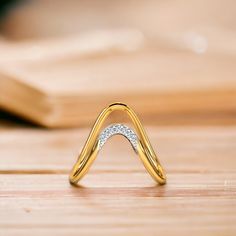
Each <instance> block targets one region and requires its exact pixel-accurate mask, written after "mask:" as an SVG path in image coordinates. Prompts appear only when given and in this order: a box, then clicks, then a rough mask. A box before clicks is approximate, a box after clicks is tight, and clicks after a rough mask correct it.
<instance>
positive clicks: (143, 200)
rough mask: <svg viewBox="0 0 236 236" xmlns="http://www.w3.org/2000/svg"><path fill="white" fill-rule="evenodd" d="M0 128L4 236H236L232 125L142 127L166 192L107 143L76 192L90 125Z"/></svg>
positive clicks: (122, 149) (123, 146)
mask: <svg viewBox="0 0 236 236" xmlns="http://www.w3.org/2000/svg"><path fill="white" fill-rule="evenodd" d="M0 123H1V124H0V235H1V236H13V235H14V236H19V235H22V236H28V235H29V236H32V235H34V236H38V235H43V236H47V235H50V236H52V235H65V236H67V235H102V236H104V235H161V234H162V235H190V234H191V236H192V235H214V236H215V235H227V236H228V235H236V224H235V223H236V145H235V144H236V127H229V126H228V127H223V126H209V127H206V126H204V127H201V126H196V127H193V126H181V127H178V126H172V127H147V132H148V134H149V136H150V140H151V142H152V144H153V146H154V148H155V149H156V150H157V151H158V153H159V157H160V160H161V162H162V164H163V166H164V167H165V169H166V172H167V177H168V183H167V184H166V185H165V186H157V185H155V183H154V182H153V180H152V179H151V178H150V177H149V175H148V174H147V173H146V172H145V170H144V167H143V166H142V164H141V162H140V161H139V158H138V157H137V156H136V155H135V154H134V152H133V151H132V149H131V147H130V145H129V144H128V142H127V141H126V140H125V139H124V138H122V137H113V138H112V139H111V140H109V142H108V143H107V144H106V145H105V146H104V149H103V150H102V151H101V152H100V153H99V156H98V158H97V160H96V161H95V163H94V165H93V167H92V169H91V171H90V172H89V173H88V175H87V176H86V177H85V178H84V179H83V181H82V182H81V186H79V187H73V186H71V185H70V184H69V183H68V173H69V170H70V168H71V167H72V165H73V164H74V162H75V160H76V158H77V155H78V153H79V151H80V150H81V148H82V146H83V144H84V141H85V139H86V137H87V135H88V132H89V130H88V129H86V128H84V129H61V130H47V129H41V128H38V127H33V126H27V125H23V124H22V125H13V124H11V123H10V124H8V123H6V122H5V121H4V120H2V121H1V122H0Z"/></svg>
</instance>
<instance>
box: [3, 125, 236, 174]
mask: <svg viewBox="0 0 236 236" xmlns="http://www.w3.org/2000/svg"><path fill="white" fill-rule="evenodd" d="M147 132H148V134H149V136H150V140H151V142H152V144H153V146H154V148H155V149H156V150H157V151H158V154H159V156H160V160H161V162H162V163H163V165H164V166H165V168H166V169H167V171H168V172H169V171H172V172H184V173H186V172H197V173H205V172H214V171H217V172H234V171H235V162H236V160H235V158H234V157H235V143H236V128H235V127H148V128H147ZM88 133H89V129H73V130H54V131H51V130H46V129H45V130H41V129H37V128H34V129H33V128H28V129H22V128H15V129H5V130H2V131H1V132H0V156H1V158H0V173H9V172H14V173H15V172H24V173H25V172H28V173H68V171H69V170H70V168H71V167H72V165H73V163H74V162H75V160H76V158H77V156H78V154H79V152H80V150H81V149H82V147H83V145H84V143H85V140H86V138H87V136H88ZM141 167H142V165H141V164H140V162H139V161H138V157H137V156H136V155H135V154H134V153H133V151H132V149H131V147H130V145H129V144H128V142H127V141H126V140H125V139H123V138H122V137H113V138H112V139H111V140H109V142H108V143H107V145H105V147H104V149H103V150H102V151H101V153H100V154H99V156H98V158H97V160H96V162H95V163H94V168H93V169H94V171H98V172H99V171H100V172H101V171H116V172H117V171H120V170H121V171H126V172H127V171H130V170H132V171H139V172H140V171H143V169H142V168H141Z"/></svg>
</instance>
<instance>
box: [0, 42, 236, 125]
mask: <svg viewBox="0 0 236 236" xmlns="http://www.w3.org/2000/svg"><path fill="white" fill-rule="evenodd" d="M92 38H93V37H92ZM131 38H132V37H131ZM85 41H86V40H85ZM112 42H113V41H112ZM133 42H134V41H132V40H131V43H130V45H131V46H132V45H133ZM69 44H70V43H69V41H66V42H63V43H59V44H58V45H59V47H60V46H63V47H62V50H63V48H66V46H65V45H69ZM50 45H54V44H53V43H51V44H48V45H47V44H46V46H45V45H44V46H42V47H43V49H42V53H43V52H45V53H47V56H45V55H44V56H43V57H39V58H37V57H36V58H34V56H35V55H32V58H31V57H29V60H27V58H28V57H26V58H25V60H19V59H17V60H12V59H11V60H8V61H7V63H3V60H2V63H0V107H1V108H2V109H5V110H7V111H9V112H11V113H14V114H16V115H18V116H21V117H23V118H24V119H27V120H30V121H32V122H34V123H36V124H39V125H42V126H45V127H50V128H53V127H73V126H84V125H88V124H91V123H92V122H94V120H95V118H96V117H97V115H98V114H99V112H100V111H101V110H102V109H103V108H104V107H105V106H107V105H108V104H110V103H113V102H123V103H127V104H128V105H130V106H131V107H132V108H133V109H134V110H135V111H136V112H137V113H138V114H139V115H140V116H141V118H142V119H144V120H145V121H147V122H151V123H155V124H159V123H160V124H161V123H162V124H165V123H170V124H175V123H178V122H182V123H188V122H191V120H196V119H200V120H201V122H202V121H204V120H209V116H210V117H211V118H212V119H213V120H214V119H217V117H218V118H219V117H220V118H221V117H224V118H223V120H225V118H227V119H226V123H227V120H228V121H230V122H235V117H234V114H235V111H236V102H235V101H236V93H235V92H236V91H235V90H236V84H235V75H236V67H235V58H234V56H229V55H222V54H213V53H206V54H202V55H198V54H195V53H193V52H189V51H186V50H176V49H173V48H171V47H163V46H162V47H156V46H155V47H154V46H152V45H151V46H150V45H149V46H144V47H138V49H137V48H135V47H134V48H135V50H133V49H132V50H129V47H125V46H124V47H120V50H114V48H116V47H114V45H117V43H115V44H113V43H111V44H109V45H111V46H110V47H108V48H107V46H106V47H105V48H106V49H105V50H104V48H102V47H100V48H102V49H101V50H95V51H96V52H95V53H93V52H92V53H87V52H86V53H84V54H83V53H81V48H80V49H79V50H78V51H79V52H78V53H77V54H76V53H71V52H74V49H73V50H71V51H70V50H69V52H70V53H68V54H66V53H62V54H58V53H55V52H52V53H51V54H50V52H48V51H47V50H46V49H45V48H47V49H48V50H49V51H50ZM124 45H126V46H127V45H129V44H127V40H126V41H125V43H124ZM54 47H56V46H54ZM25 48H26V47H25ZM84 48H86V47H84ZM98 48H99V47H98ZM131 48H132V47H131ZM126 49H127V50H126ZM37 50H38V51H39V49H37ZM16 51H17V50H16ZM55 51H58V50H55ZM65 51H66V50H65ZM82 51H83V50H82ZM88 51H89V50H88ZM34 52H35V51H34V50H32V54H34ZM5 54H6V52H5ZM81 54H82V55H81ZM29 55H31V54H30V53H29ZM53 55H54V56H53ZM65 55H66V56H65ZM22 56H24V54H22Z"/></svg>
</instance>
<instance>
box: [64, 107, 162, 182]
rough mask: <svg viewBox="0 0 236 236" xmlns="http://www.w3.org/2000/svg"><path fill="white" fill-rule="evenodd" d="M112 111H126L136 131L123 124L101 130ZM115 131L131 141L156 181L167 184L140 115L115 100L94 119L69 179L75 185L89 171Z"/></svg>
mask: <svg viewBox="0 0 236 236" xmlns="http://www.w3.org/2000/svg"><path fill="white" fill-rule="evenodd" d="M113 111H123V112H125V113H126V114H127V115H128V116H129V118H130V119H131V121H132V124H133V126H134V129H135V131H136V133H135V132H134V131H133V130H132V129H130V128H128V127H127V126H125V125H123V124H113V125H110V126H108V127H107V128H106V129H104V130H103V131H102V132H101V133H100V130H101V128H102V125H103V124H104V122H105V121H106V119H107V118H108V116H109V115H110V114H111V113H112V112H113ZM115 134H121V135H123V136H124V137H126V138H127V139H128V140H129V142H130V143H131V145H132V147H133V149H134V150H135V152H136V153H137V154H138V155H139V156H140V159H141V161H142V162H143V164H144V166H145V168H146V170H147V171H148V172H149V174H150V175H151V176H152V178H153V179H154V180H155V181H156V182H157V183H159V184H165V183H166V176H165V173H164V170H163V168H162V166H161V164H160V162H159V160H158V158H157V155H156V154H155V152H154V150H153V148H152V146H151V143H150V141H149V139H148V137H147V134H146V132H145V130H144V128H143V126H142V124H141V122H140V120H139V119H138V117H137V115H136V114H135V112H134V111H133V110H132V109H131V108H130V107H128V106H127V105H126V104H123V103H113V104H111V105H109V106H108V107H106V108H105V109H104V110H103V111H102V112H101V113H100V115H99V116H98V118H97V120H96V121H95V124H94V126H93V128H92V130H91V132H90V134H89V137H88V139H87V141H86V143H85V145H84V147H83V149H82V151H81V153H80V155H79V157H78V160H77V162H76V163H75V165H74V167H73V169H72V171H71V173H70V176H69V180H70V183H71V184H76V183H77V182H78V181H79V180H80V179H81V178H82V177H83V176H84V175H85V174H86V173H87V172H88V170H89V167H90V166H91V165H92V163H93V161H94V160H95V158H96V156H97V154H98V152H99V150H100V149H101V148H102V146H103V145H104V144H105V142H106V140H107V139H108V138H109V137H111V136H112V135H115Z"/></svg>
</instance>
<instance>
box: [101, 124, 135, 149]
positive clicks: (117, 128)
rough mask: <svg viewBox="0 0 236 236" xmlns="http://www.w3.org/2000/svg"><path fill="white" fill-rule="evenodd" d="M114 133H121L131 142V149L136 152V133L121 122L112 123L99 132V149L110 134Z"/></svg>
mask: <svg viewBox="0 0 236 236" xmlns="http://www.w3.org/2000/svg"><path fill="white" fill-rule="evenodd" d="M116 134H120V135H123V136H124V137H125V138H127V139H128V140H129V142H130V143H131V145H132V147H133V149H134V150H135V151H136V152H137V143H138V138H137V135H136V134H135V132H134V131H133V130H132V129H130V128H129V127H128V126H126V125H123V124H112V125H110V126H108V127H107V128H105V129H104V130H103V131H102V132H101V134H100V136H99V139H98V147H99V150H100V149H101V148H102V146H103V145H104V144H105V143H106V141H107V140H108V139H109V138H110V137H111V136H113V135H116Z"/></svg>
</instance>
